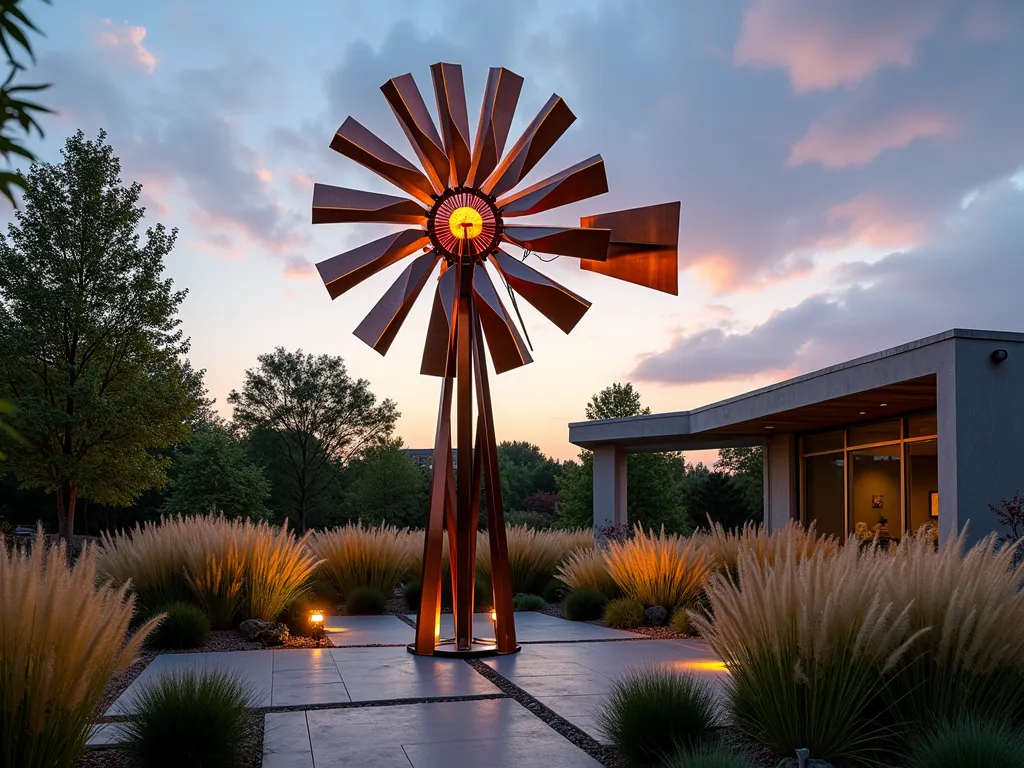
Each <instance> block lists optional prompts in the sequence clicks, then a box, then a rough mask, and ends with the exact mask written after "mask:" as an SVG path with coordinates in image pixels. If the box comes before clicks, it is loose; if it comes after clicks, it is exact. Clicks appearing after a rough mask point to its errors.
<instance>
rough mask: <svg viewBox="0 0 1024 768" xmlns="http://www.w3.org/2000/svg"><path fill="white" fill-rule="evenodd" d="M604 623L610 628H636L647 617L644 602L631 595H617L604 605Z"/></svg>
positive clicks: (642, 623)
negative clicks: (617, 596)
mask: <svg viewBox="0 0 1024 768" xmlns="http://www.w3.org/2000/svg"><path fill="white" fill-rule="evenodd" d="M603 618H604V623H605V624H606V625H607V626H609V627H611V628H612V629H636V628H637V627H642V626H643V625H644V621H645V619H646V618H647V617H646V616H645V615H644V604H643V603H641V602H640V601H638V600H634V599H633V598H631V597H619V598H616V599H615V600H612V601H611V602H609V603H608V605H606V606H605V607H604V617H603Z"/></svg>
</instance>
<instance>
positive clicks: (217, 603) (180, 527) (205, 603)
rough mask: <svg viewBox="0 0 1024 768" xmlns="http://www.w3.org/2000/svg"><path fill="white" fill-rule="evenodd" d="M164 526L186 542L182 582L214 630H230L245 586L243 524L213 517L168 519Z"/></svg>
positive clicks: (166, 531) (167, 530) (167, 531)
mask: <svg viewBox="0 0 1024 768" xmlns="http://www.w3.org/2000/svg"><path fill="white" fill-rule="evenodd" d="M171 521H173V522H172V524H171V525H167V523H168V522H171ZM164 526H165V528H164V533H165V535H168V536H179V537H181V538H183V539H184V540H185V542H186V543H185V546H184V552H185V563H184V565H183V568H184V571H185V583H186V584H187V585H188V587H189V589H190V590H191V591H192V594H193V595H194V596H195V599H196V600H198V601H199V604H200V605H201V606H202V607H203V610H205V611H206V614H207V615H208V616H209V617H210V623H211V624H212V625H213V628H214V629H230V628H231V627H232V626H233V625H234V619H235V616H236V615H237V614H238V611H239V607H240V605H241V602H242V587H243V585H244V583H245V563H244V560H243V556H242V551H241V546H240V545H241V542H240V538H241V531H242V526H243V523H242V522H241V521H238V520H235V521H228V520H225V519H224V518H212V517H201V518H185V519H182V518H169V519H167V520H165V523H164ZM246 618H250V617H246Z"/></svg>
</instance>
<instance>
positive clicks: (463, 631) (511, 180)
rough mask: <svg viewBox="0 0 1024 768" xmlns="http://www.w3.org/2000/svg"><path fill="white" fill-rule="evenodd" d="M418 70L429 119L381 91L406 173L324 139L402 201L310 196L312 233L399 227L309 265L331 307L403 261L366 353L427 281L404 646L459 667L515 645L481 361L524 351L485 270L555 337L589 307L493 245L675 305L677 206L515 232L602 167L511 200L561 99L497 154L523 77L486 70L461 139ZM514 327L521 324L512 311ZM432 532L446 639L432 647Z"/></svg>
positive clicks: (455, 78) (455, 94) (526, 356)
mask: <svg viewBox="0 0 1024 768" xmlns="http://www.w3.org/2000/svg"><path fill="white" fill-rule="evenodd" d="M430 70H431V76H432V77H431V79H432V81H433V86H434V96H435V98H436V106H437V116H438V124H435V122H434V119H433V117H432V115H431V114H430V112H429V110H428V109H427V105H426V103H425V102H424V100H423V96H422V94H421V93H420V91H419V89H418V88H417V86H416V83H415V81H414V79H413V77H412V75H411V74H406V75H402V76H401V77H396V78H393V79H391V80H389V81H388V82H387V83H385V84H384V85H383V86H381V91H382V92H383V94H384V97H385V99H386V100H387V102H388V104H389V105H390V106H391V109H392V111H393V112H394V115H395V118H396V119H397V120H398V122H399V124H400V125H401V127H402V130H403V131H404V132H405V135H406V137H407V138H408V139H409V144H410V146H411V148H412V151H413V153H414V154H415V156H416V159H417V160H418V165H417V164H414V163H413V162H411V161H410V160H408V159H407V158H406V157H405V156H403V155H402V154H400V153H399V152H397V151H396V150H394V149H393V148H392V147H390V146H389V145H388V144H386V143H385V142H384V141H382V140H381V139H379V138H378V137H377V136H375V135H374V134H373V133H371V132H370V131H369V130H367V129H366V128H365V127H363V125H361V124H360V123H359V122H357V121H356V120H355V119H353V118H352V117H349V118H347V119H346V120H345V122H344V123H342V125H341V127H340V128H338V130H337V131H336V132H335V134H334V137H333V138H332V140H331V145H330V146H331V149H333V150H335V151H336V152H338V153H340V154H342V155H344V156H345V157H348V158H349V159H351V160H354V161H356V162H357V163H359V164H360V165H362V166H363V167H365V168H367V169H369V170H371V171H373V172H374V173H376V174H378V175H379V176H381V177H383V178H384V179H387V180H388V181H389V182H391V183H392V184H393V185H394V186H396V187H398V188H399V189H400V190H401V191H402V192H404V193H405V195H407V196H395V195H386V194H379V193H375V192H366V191H362V190H357V189H346V188H343V187H334V186H330V185H327V184H315V185H314V187H313V223H314V224H328V223H333V224H337V223H388V224H397V225H405V226H406V228H405V229H401V230H399V231H397V232H394V233H392V234H389V235H386V236H384V237H382V238H379V239H377V240H374V241H372V242H369V243H366V244H364V245H361V246H359V247H358V248H354V249H353V250H350V251H347V252H346V253H342V254H340V255H338V256H334V257H333V258H329V259H327V260H325V261H322V262H320V263H319V264H317V265H316V266H317V270H318V272H319V273H320V276H321V278H322V279H323V281H324V285H325V286H326V287H327V291H328V293H329V294H330V296H331V298H332V299H336V298H337V297H338V296H340V295H342V294H343V293H345V292H346V291H348V290H349V289H351V288H354V287H355V286H356V285H358V284H359V283H361V282H362V281H364V280H366V279H367V278H369V277H371V276H372V275H374V274H376V273H378V272H380V271H381V270H383V269H386V268H387V267H389V266H391V265H393V264H397V263H398V262H399V261H403V260H406V259H407V258H409V257H413V256H414V258H412V259H411V260H410V261H409V262H408V264H407V265H406V267H405V269H404V270H403V271H402V272H401V274H399V275H398V278H397V279H396V280H395V282H394V283H393V284H392V285H391V287H390V288H388V289H387V291H385V293H384V295H383V296H382V297H381V299H380V300H379V301H378V302H377V304H376V305H375V306H374V307H373V309H372V310H370V313H369V314H368V315H367V316H366V317H365V318H364V319H363V321H362V322H361V323H360V324H359V325H358V326H357V327H356V329H355V335H356V336H357V337H358V338H359V339H361V340H362V341H364V342H365V343H366V344H368V345H369V346H371V347H372V348H373V349H375V350H376V351H377V352H379V353H380V354H382V355H383V354H386V353H387V351H388V349H389V348H390V346H391V344H392V342H393V341H394V339H395V336H396V335H397V334H398V331H399V329H400V328H401V326H402V324H403V323H404V322H405V319H406V317H407V316H408V314H409V311H410V310H411V309H412V306H413V304H414V303H415V302H416V299H417V298H418V297H419V295H420V294H421V293H422V292H423V289H424V287H425V286H426V284H427V282H428V281H429V280H430V279H431V276H432V275H434V274H435V272H437V273H438V277H437V278H436V280H435V288H434V292H433V300H432V304H431V309H430V316H429V321H428V323H427V330H426V340H425V343H424V346H423V358H422V362H421V365H420V372H421V373H423V374H427V375H431V376H438V377H441V378H442V385H441V398H440V406H439V414H438V421H437V431H436V434H435V438H434V471H433V476H432V479H431V485H430V512H429V516H428V521H427V529H426V534H425V537H424V557H423V566H422V569H423V570H422V582H421V583H422V585H423V591H422V595H421V598H420V605H419V610H418V613H417V620H416V639H415V641H414V642H413V643H411V644H410V646H409V650H410V651H411V652H413V653H417V654H422V655H451V656H456V657H463V658H464V657H469V656H485V655H493V654H507V653H514V652H516V651H518V650H519V646H518V645H517V643H516V632H515V621H514V617H513V612H512V590H511V578H510V573H509V562H508V547H507V542H506V537H505V520H504V510H503V508H502V499H501V493H500V488H501V482H500V477H499V474H498V461H497V440H496V437H495V433H494V419H493V412H492V409H491V396H490V386H489V382H488V373H487V364H486V353H487V352H489V353H490V358H491V362H492V364H493V366H494V370H495V373H498V374H500V373H503V372H505V371H508V370H512V369H514V368H518V367H520V366H523V365H526V364H527V363H530V362H532V357H531V355H530V351H529V349H528V348H527V345H526V344H524V341H523V338H522V336H521V335H520V333H519V330H518V328H517V325H516V323H515V322H514V321H513V319H512V316H510V315H509V313H508V311H507V310H506V309H505V305H504V304H503V303H502V301H501V298H500V296H499V295H498V291H497V290H496V288H495V285H494V282H493V281H492V279H491V276H490V274H489V271H488V266H489V267H490V268H491V269H492V270H493V271H495V272H496V273H497V275H498V276H499V277H500V279H501V282H502V283H503V284H504V285H505V286H506V288H507V290H508V292H509V297H510V299H511V301H512V304H513V308H514V309H515V312H516V315H517V316H519V311H518V306H517V305H516V300H515V294H518V295H519V296H520V297H522V298H523V299H524V300H526V301H527V302H528V303H529V304H531V305H532V306H533V307H534V308H535V309H537V311H539V312H540V313H541V314H542V315H544V316H545V317H546V318H548V319H549V320H550V321H551V322H552V323H554V324H555V325H556V326H558V327H559V328H560V329H561V330H562V331H563V332H565V333H569V332H570V331H571V330H572V329H573V328H574V327H575V326H576V324H577V323H578V322H579V321H580V319H581V318H582V317H583V315H584V314H585V313H586V311H587V310H588V309H589V308H590V302H589V301H587V300H586V299H584V298H582V297H580V296H578V295H577V294H575V293H573V292H572V291H570V290H569V289H568V288H566V287H565V286H563V285H561V284H559V283H557V282H555V281H554V280H552V279H551V278H549V277H547V276H545V275H543V274H542V273H540V272H539V271H537V270H535V269H533V267H531V266H529V265H528V264H526V263H525V260H520V259H517V258H515V257H513V256H512V255H510V254H509V252H508V251H507V250H505V248H504V247H503V246H506V245H512V246H516V247H518V248H522V249H524V251H525V252H526V253H537V254H550V255H552V256H553V257H557V256H565V257H569V258H573V259H577V260H579V264H580V268H581V269H584V270H588V271H591V272H597V273H600V274H603V275H606V276H608V277H612V278H615V279H618V280H624V281H627V282H631V283H635V284H637V285H641V286H644V287H647V288H653V289H655V290H658V291H663V292H666V293H670V294H673V295H675V294H677V293H678V252H677V249H678V237H679V207H680V206H679V203H678V202H674V203H663V204H660V205H653V206H648V207H644V208H636V209H632V210H628V211H615V212H612V213H603V214H598V215H594V216H587V217H584V218H583V219H581V220H580V225H579V226H578V227H554V226H547V225H530V224H528V223H518V222H519V220H520V217H524V216H530V215H533V214H538V213H543V212H544V211H548V210H553V209H555V208H560V207H562V206H565V205H569V204H570V203H576V202H579V201H581V200H586V199H588V198H591V197H595V196H596V195H600V194H603V193H605V192H607V191H608V180H607V177H606V175H605V167H604V161H603V160H602V159H601V156H600V155H595V156H593V157H590V158H588V159H586V160H583V161H581V162H579V163H577V164H575V165H573V166H570V167H569V168H566V169H564V170H563V171H560V172H559V173H556V174H555V175H553V176H549V177H548V178H546V179H542V180H541V181H538V182H536V183H535V184H532V185H530V186H528V187H525V188H522V189H518V191H517V188H518V187H519V186H520V184H521V182H522V181H523V180H524V179H525V178H526V176H527V175H528V174H529V173H530V171H531V170H532V169H533V168H534V167H535V166H536V165H537V163H538V162H539V161H540V160H541V158H542V157H543V156H544V155H545V154H546V153H547V151H548V150H549V149H551V147H552V146H553V145H554V144H555V142H556V141H557V140H558V139H559V138H560V137H561V135H562V134H563V133H565V131H566V130H567V129H568V128H569V126H570V125H572V123H573V122H574V121H575V119H576V117H575V115H573V113H572V112H571V111H570V110H569V107H568V106H567V105H566V104H565V102H564V101H563V100H562V99H561V97H559V96H557V95H552V96H551V98H550V99H548V101H547V103H546V104H545V105H544V106H543V107H542V108H541V110H540V112H538V113H537V116H536V117H534V118H533V120H532V121H531V122H530V124H529V125H528V126H527V127H526V130H525V131H524V132H523V134H522V136H520V137H519V139H518V140H516V142H515V144H513V145H512V147H511V149H509V150H508V152H507V153H506V152H505V144H506V140H507V139H508V135H509V129H510V127H511V124H512V118H513V115H514V113H515V110H516V105H517V104H518V101H519V95H520V91H521V90H522V85H523V78H521V77H520V76H519V75H517V74H515V73H514V72H511V71H509V70H507V69H504V68H502V67H495V68H492V69H491V70H490V71H489V73H488V76H487V83H486V85H485V87H484V97H483V104H482V106H481V109H480V117H479V120H478V122H477V127H476V134H475V137H474V138H473V139H472V140H471V139H470V132H469V118H468V111H467V106H466V95H465V89H464V86H463V80H462V68H461V67H460V66H459V65H457V64H446V63H439V64H434V65H433V66H431V68H430ZM438 125H439V126H440V131H439V130H438ZM519 319H520V323H521V322H522V318H521V316H519ZM525 330H526V329H525V327H524V328H523V332H524V333H525ZM485 350H486V352H485ZM474 400H475V404H476V413H477V419H476V422H475V424H474V421H473V410H474ZM453 409H454V412H455V417H456V418H455V424H456V428H455V431H454V434H453V432H452V411H453ZM453 445H454V446H457V448H458V455H459V457H460V461H459V462H458V467H457V469H456V467H455V465H454V463H453V462H452V447H453ZM440 457H446V458H445V459H441V458H440ZM492 489H494V490H493V491H492ZM485 490H486V494H487V495H486V500H487V505H486V507H487V531H488V537H489V544H490V551H491V562H492V590H493V594H492V595H491V597H492V605H493V606H494V608H493V613H492V618H493V630H494V632H493V633H494V637H493V638H489V637H484V638H480V637H477V636H476V634H475V633H474V627H473V605H474V595H473V591H474V588H475V587H474V581H475V562H476V541H477V536H476V534H477V519H478V515H479V511H480V503H481V498H482V495H483V493H484V492H485ZM445 531H447V532H448V537H447V541H448V547H449V555H450V557H449V561H450V565H451V583H452V599H453V606H454V610H453V614H452V619H453V622H454V638H453V639H451V640H445V641H442V640H441V632H440V626H441V623H440V618H441V613H440V610H441V578H442V549H443V547H444V541H445V537H444V532H445ZM478 630H479V628H478Z"/></svg>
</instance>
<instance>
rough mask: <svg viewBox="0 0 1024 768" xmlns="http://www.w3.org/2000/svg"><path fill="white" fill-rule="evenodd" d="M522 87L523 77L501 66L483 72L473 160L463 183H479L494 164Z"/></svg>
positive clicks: (501, 152) (498, 155) (506, 134)
mask: <svg viewBox="0 0 1024 768" xmlns="http://www.w3.org/2000/svg"><path fill="white" fill-rule="evenodd" d="M522 89H523V78H521V77H520V76H519V75H517V74H516V73H515V72H512V71H511V70H508V69H505V68H504V67H491V69H490V71H489V72H488V73H487V85H486V86H485V88H484V101H483V104H482V105H481V106H480V121H479V122H478V123H477V126H476V139H474V140H473V160H472V162H471V163H470V166H469V176H468V177H467V183H468V184H469V185H470V186H479V185H480V184H482V183H483V181H484V180H485V179H486V178H487V177H488V176H489V175H490V174H491V171H493V170H494V169H495V168H496V167H497V166H498V161H499V160H501V156H502V154H503V153H504V152H505V141H506V140H507V139H508V131H509V128H510V127H511V126H512V118H513V117H514V116H515V113H516V104H518V103H519V93H520V91H522Z"/></svg>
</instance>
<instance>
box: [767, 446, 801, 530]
mask: <svg viewBox="0 0 1024 768" xmlns="http://www.w3.org/2000/svg"><path fill="white" fill-rule="evenodd" d="M796 444H797V441H796V438H795V436H794V435H792V434H780V435H772V436H771V437H769V438H767V439H766V440H765V445H764V523H765V525H766V526H767V527H768V529H769V530H776V529H778V528H781V527H782V526H784V525H785V524H786V523H787V522H789V520H791V519H793V518H795V517H796V516H797V514H798V510H799V503H798V502H799V498H800V496H799V491H798V488H797V445H796Z"/></svg>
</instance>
